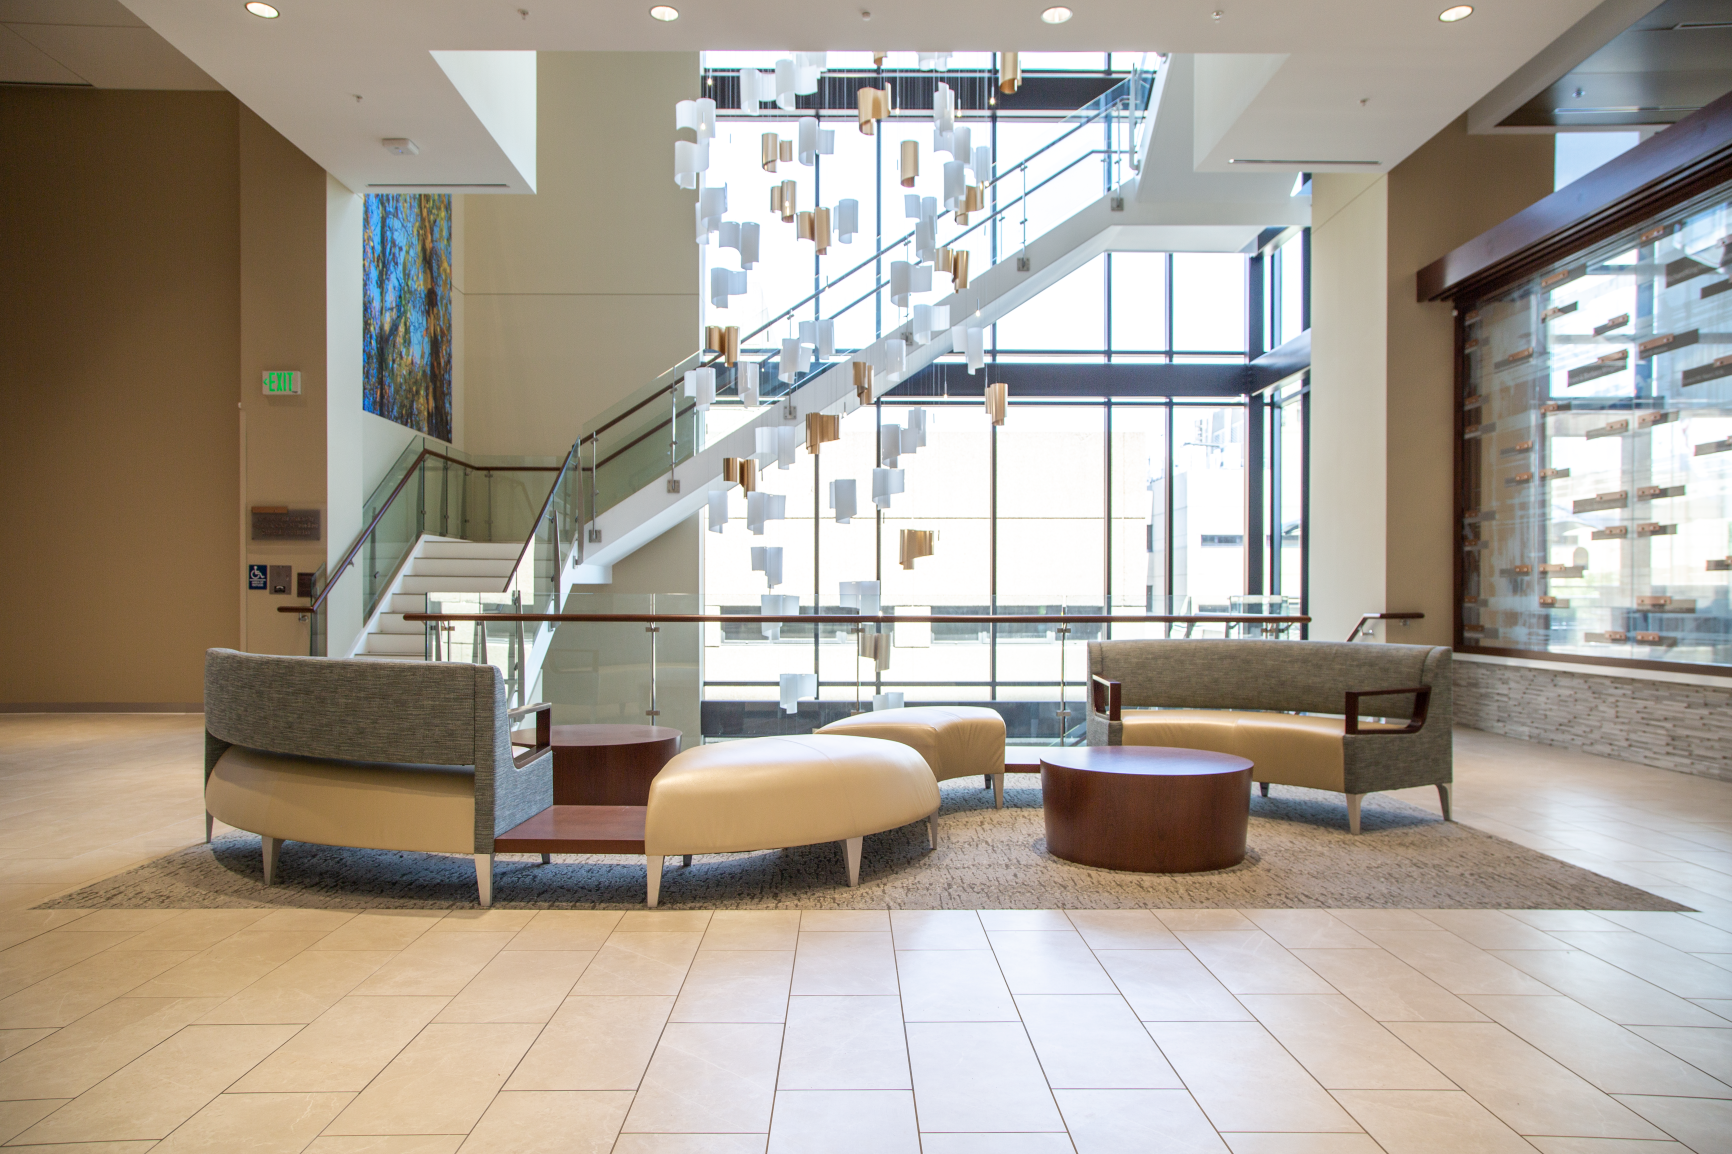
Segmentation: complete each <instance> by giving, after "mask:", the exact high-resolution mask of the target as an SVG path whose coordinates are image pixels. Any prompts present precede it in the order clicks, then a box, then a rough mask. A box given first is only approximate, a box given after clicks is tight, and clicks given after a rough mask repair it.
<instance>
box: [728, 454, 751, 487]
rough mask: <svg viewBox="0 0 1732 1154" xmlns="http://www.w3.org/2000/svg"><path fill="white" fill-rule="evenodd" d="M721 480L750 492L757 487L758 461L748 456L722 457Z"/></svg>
mask: <svg viewBox="0 0 1732 1154" xmlns="http://www.w3.org/2000/svg"><path fill="white" fill-rule="evenodd" d="M722 480H724V481H726V482H728V483H729V484H732V485H738V486H739V487H740V488H741V490H743V491H744V492H747V493H750V492H752V491H753V490H755V489H757V487H758V462H756V461H754V460H753V459H752V458H750V457H723V458H722Z"/></svg>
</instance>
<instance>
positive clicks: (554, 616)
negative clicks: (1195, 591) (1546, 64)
mask: <svg viewBox="0 0 1732 1154" xmlns="http://www.w3.org/2000/svg"><path fill="white" fill-rule="evenodd" d="M403 620H405V621H482V622H514V621H521V622H524V623H525V624H529V623H538V622H551V623H555V624H558V623H560V622H570V621H591V622H622V621H623V622H642V623H645V624H657V623H666V624H670V625H707V624H712V623H717V622H720V623H722V624H729V623H732V624H736V625H758V624H761V625H811V624H814V623H820V622H821V623H824V624H828V625H920V624H935V625H943V624H959V625H1043V624H1058V625H1114V624H1117V625H1135V624H1143V625H1168V624H1172V625H1185V624H1192V625H1204V624H1221V623H1224V624H1229V625H1307V624H1309V623H1310V621H1311V618H1309V617H1305V616H1275V615H1270V614H1250V613H1247V614H1243V615H1234V614H1231V613H1203V614H1186V615H1177V616H1175V615H1157V614H1152V613H1151V614H1142V613H1137V614H1129V613H1006V614H1002V615H999V616H993V615H992V614H989V613H926V614H920V615H904V614H900V613H808V614H805V615H803V616H788V615H786V614H781V615H778V614H773V613H405V614H403Z"/></svg>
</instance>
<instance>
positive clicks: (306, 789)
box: [205, 745, 475, 854]
mask: <svg viewBox="0 0 1732 1154" xmlns="http://www.w3.org/2000/svg"><path fill="white" fill-rule="evenodd" d="M205 809H206V810H207V811H208V812H209V813H210V814H211V816H212V817H215V818H216V819H217V820H218V821H222V822H226V823H228V824H229V825H232V826H234V827H235V828H236V829H244V830H247V831H249V832H251V833H256V834H260V835H262V836H264V837H267V838H277V839H279V840H283V841H304V842H311V843H313V844H315V845H341V846H355V847H358V848H360V849H399V850H419V851H421V852H424V853H461V854H467V853H469V852H471V851H472V850H473V849H474V848H475V773H474V771H473V770H468V769H463V768H460V767H453V766H439V765H378V764H372V763H368V762H361V761H332V760H325V759H323V758H316V757H288V756H285V755H283V754H278V753H264V752H262V751H260V750H256V749H247V748H245V747H243V746H239V745H235V746H230V747H229V748H228V749H227V750H225V751H223V755H222V756H221V757H220V758H218V759H217V763H216V766H215V768H213V769H212V770H211V775H210V780H209V781H208V782H207V783H206V785H205Z"/></svg>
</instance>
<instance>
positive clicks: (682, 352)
mask: <svg viewBox="0 0 1732 1154" xmlns="http://www.w3.org/2000/svg"><path fill="white" fill-rule="evenodd" d="M536 67H537V75H538V89H539V99H538V103H537V109H536V117H537V133H538V142H537V150H538V151H537V159H536V172H537V176H536V189H537V191H536V195H534V196H466V197H463V198H461V199H462V201H463V202H464V203H463V207H462V224H463V260H462V264H461V267H460V269H458V270H454V272H455V273H456V275H457V277H458V287H459V289H460V290H461V299H462V309H463V341H464V361H465V364H464V398H463V412H464V423H463V440H462V444H463V447H464V448H466V449H468V450H469V451H471V452H475V453H510V454H526V455H562V454H564V453H565V451H566V450H567V449H569V448H570V447H571V443H572V441H573V440H574V439H575V438H576V436H577V434H578V432H579V431H580V429H581V427H582V425H583V422H584V421H585V420H587V419H588V418H590V417H591V416H593V415H594V414H596V413H598V412H600V411H601V410H602V409H605V408H607V407H608V406H609V405H611V404H613V403H614V402H615V401H617V400H619V399H620V398H621V397H623V396H625V395H626V394H628V393H630V392H633V391H634V390H636V389H638V388H641V387H642V386H643V385H645V384H647V383H648V382H649V381H650V380H651V379H653V378H654V377H655V376H657V375H658V374H659V373H661V372H662V371H663V370H665V369H667V368H668V367H669V366H671V365H673V364H675V363H676V362H678V361H679V360H681V359H682V358H684V357H685V356H687V355H689V354H690V353H692V352H693V351H695V349H696V348H697V343H696V342H697V339H698V326H699V312H698V250H697V245H695V244H694V243H693V242H692V203H693V201H694V199H695V194H693V193H691V192H689V191H686V190H684V189H681V188H679V187H678V186H677V185H675V184H674V181H673V140H674V129H673V122H674V118H673V109H674V103H675V102H676V101H678V100H682V99H689V98H691V97H693V96H695V95H697V85H698V60H697V55H696V54H695V53H689V52H683V53H674V52H670V53H648V52H543V53H541V54H540V55H539V57H538V58H537V65H536Z"/></svg>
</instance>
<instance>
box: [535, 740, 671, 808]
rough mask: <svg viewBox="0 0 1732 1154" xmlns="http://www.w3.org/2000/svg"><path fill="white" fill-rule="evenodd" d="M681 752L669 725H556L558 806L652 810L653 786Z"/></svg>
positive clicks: (554, 749)
mask: <svg viewBox="0 0 1732 1154" xmlns="http://www.w3.org/2000/svg"><path fill="white" fill-rule="evenodd" d="M679 751H680V731H679V730H677V729H670V728H668V727H667V726H665V725H556V726H554V727H553V804H554V805H648V804H649V788H650V780H651V779H652V778H654V777H655V775H656V774H657V773H660V772H661V768H662V766H664V765H666V764H667V763H668V762H669V760H671V759H672V758H673V755H674V754H676V753H678V752H679Z"/></svg>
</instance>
